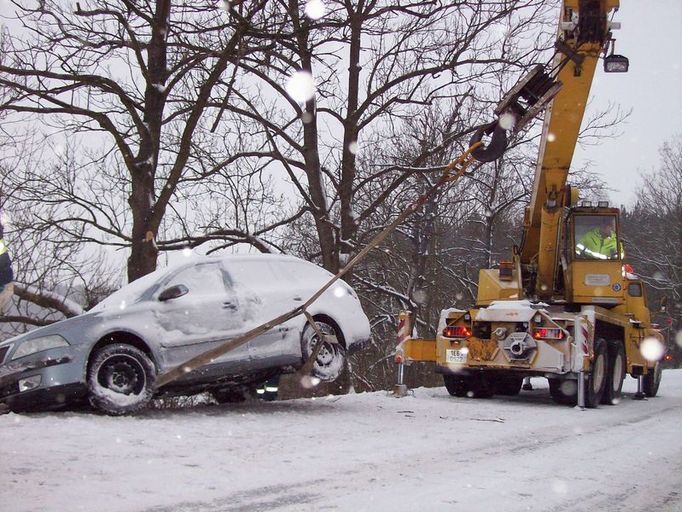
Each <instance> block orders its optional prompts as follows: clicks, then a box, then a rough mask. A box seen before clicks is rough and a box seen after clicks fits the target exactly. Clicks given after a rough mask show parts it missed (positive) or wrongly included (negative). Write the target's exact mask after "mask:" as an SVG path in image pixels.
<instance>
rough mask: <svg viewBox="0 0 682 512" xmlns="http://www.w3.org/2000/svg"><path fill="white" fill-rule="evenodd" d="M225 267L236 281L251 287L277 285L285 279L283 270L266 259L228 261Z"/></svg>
mask: <svg viewBox="0 0 682 512" xmlns="http://www.w3.org/2000/svg"><path fill="white" fill-rule="evenodd" d="M225 267H226V269H227V271H228V272H229V273H230V275H231V276H232V277H233V278H234V280H235V281H237V282H239V283H241V284H244V285H246V286H249V287H255V288H263V287H271V286H277V284H278V283H281V282H282V281H283V279H282V275H281V272H280V273H278V272H277V270H276V268H275V267H274V266H273V265H272V262H270V261H267V260H265V259H254V260H242V261H227V262H225Z"/></svg>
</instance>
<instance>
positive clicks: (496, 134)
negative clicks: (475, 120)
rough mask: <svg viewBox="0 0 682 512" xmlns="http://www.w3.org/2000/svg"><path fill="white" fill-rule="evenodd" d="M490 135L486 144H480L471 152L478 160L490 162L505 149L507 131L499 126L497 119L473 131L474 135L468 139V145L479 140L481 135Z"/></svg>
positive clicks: (498, 156)
mask: <svg viewBox="0 0 682 512" xmlns="http://www.w3.org/2000/svg"><path fill="white" fill-rule="evenodd" d="M484 135H488V136H490V140H489V141H488V143H487V144H481V145H480V146H478V147H477V148H476V149H474V150H473V151H472V152H471V156H473V157H474V158H475V159H476V160H478V161H479V162H492V161H494V160H497V159H498V158H500V157H501V156H502V155H503V154H504V152H505V151H506V150H507V132H506V130H505V129H504V128H502V127H501V126H500V123H499V121H493V122H492V123H489V124H484V125H483V126H481V127H480V128H479V129H478V130H476V131H475V132H474V135H473V136H472V137H471V140H469V146H472V145H474V144H476V143H477V142H481V141H482V140H483V136H484Z"/></svg>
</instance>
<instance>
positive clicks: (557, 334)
mask: <svg viewBox="0 0 682 512" xmlns="http://www.w3.org/2000/svg"><path fill="white" fill-rule="evenodd" d="M533 338H535V339H536V340H562V339H564V331H562V330H561V329H559V328H558V327H540V328H538V329H534V330H533Z"/></svg>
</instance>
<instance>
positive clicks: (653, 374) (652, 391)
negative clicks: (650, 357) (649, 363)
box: [642, 361, 663, 398]
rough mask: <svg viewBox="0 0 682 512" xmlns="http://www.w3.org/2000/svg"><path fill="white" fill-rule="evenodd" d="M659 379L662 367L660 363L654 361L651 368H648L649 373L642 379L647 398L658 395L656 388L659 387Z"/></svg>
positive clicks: (661, 374) (661, 375)
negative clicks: (654, 363)
mask: <svg viewBox="0 0 682 512" xmlns="http://www.w3.org/2000/svg"><path fill="white" fill-rule="evenodd" d="M661 377H663V367H662V366H661V362H660V361H656V365H655V366H654V367H653V368H649V373H647V374H646V375H645V376H644V377H643V379H642V380H643V382H642V384H643V386H642V387H643V388H644V394H645V395H646V396H648V397H650V398H651V397H654V396H656V395H657V394H658V388H659V386H660V385H661Z"/></svg>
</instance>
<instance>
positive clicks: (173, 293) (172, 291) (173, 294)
mask: <svg viewBox="0 0 682 512" xmlns="http://www.w3.org/2000/svg"><path fill="white" fill-rule="evenodd" d="M187 293H189V288H187V287H186V286H185V285H184V284H176V285H175V286H171V287H170V288H166V289H165V290H164V291H162V292H161V293H159V300H160V301H161V302H165V301H167V300H171V299H177V298H178V297H182V296H183V295H186V294H187Z"/></svg>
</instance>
